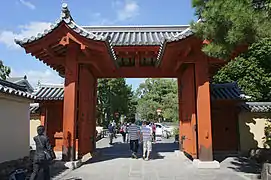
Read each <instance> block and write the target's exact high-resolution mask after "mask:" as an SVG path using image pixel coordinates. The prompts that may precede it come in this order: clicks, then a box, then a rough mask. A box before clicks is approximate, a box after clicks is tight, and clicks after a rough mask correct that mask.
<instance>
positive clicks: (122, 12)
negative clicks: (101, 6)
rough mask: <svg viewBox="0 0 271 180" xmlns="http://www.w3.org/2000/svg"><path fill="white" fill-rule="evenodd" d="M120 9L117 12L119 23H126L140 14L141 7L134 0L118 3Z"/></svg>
mask: <svg viewBox="0 0 271 180" xmlns="http://www.w3.org/2000/svg"><path fill="white" fill-rule="evenodd" d="M117 4H119V6H120V7H121V8H120V9H118V10H117V18H118V21H125V20H128V19H132V18H134V17H136V16H137V15H138V14H139V5H138V4H137V2H136V1H134V0H125V1H124V2H122V3H121V2H118V3H117Z"/></svg>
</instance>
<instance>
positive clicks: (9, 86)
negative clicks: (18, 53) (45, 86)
mask: <svg viewBox="0 0 271 180" xmlns="http://www.w3.org/2000/svg"><path fill="white" fill-rule="evenodd" d="M0 92H1V93H5V94H9V95H14V96H19V97H23V98H27V99H35V96H34V95H32V94H31V93H29V92H27V89H26V87H25V86H21V85H18V84H15V83H12V82H9V81H5V80H1V79H0Z"/></svg>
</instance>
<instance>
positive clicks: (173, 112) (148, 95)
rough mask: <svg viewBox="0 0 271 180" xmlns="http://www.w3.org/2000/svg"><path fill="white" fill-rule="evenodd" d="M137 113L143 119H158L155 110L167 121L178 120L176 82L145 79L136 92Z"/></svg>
mask: <svg viewBox="0 0 271 180" xmlns="http://www.w3.org/2000/svg"><path fill="white" fill-rule="evenodd" d="M136 95H137V96H138V105H137V112H138V113H139V114H140V116H141V118H143V119H149V120H153V119H158V117H157V112H156V111H157V109H158V108H161V109H162V116H163V117H164V119H166V120H167V121H177V120H178V98H177V96H178V95H177V82H176V80H173V79H153V78H149V79H146V80H145V82H144V83H142V84H140V85H139V88H138V89H137V91H136Z"/></svg>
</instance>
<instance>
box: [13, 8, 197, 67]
mask: <svg viewBox="0 0 271 180" xmlns="http://www.w3.org/2000/svg"><path fill="white" fill-rule="evenodd" d="M61 23H65V24H66V25H67V26H68V27H69V28H70V29H71V30H72V31H74V32H75V33H77V34H78V35H80V36H82V37H84V38H87V39H90V40H94V41H103V42H105V43H106V45H107V48H108V51H109V55H110V56H111V58H112V59H113V61H114V62H115V63H116V62H117V56H116V53H115V51H114V49H113V47H115V46H158V47H160V48H159V50H158V53H157V57H156V62H155V64H156V66H158V65H159V63H160V62H161V59H162V57H163V53H164V50H165V46H166V44H167V43H168V42H173V41H179V40H182V39H185V38H187V37H189V36H191V35H193V32H192V30H191V29H190V28H189V26H188V25H167V26H79V25H77V24H76V23H75V21H74V20H73V18H72V16H71V14H70V11H69V9H68V6H67V4H66V3H63V5H62V12H61V16H60V18H59V19H58V20H57V21H56V22H55V23H54V24H52V25H51V27H50V28H49V29H46V30H44V32H41V33H38V34H37V35H36V36H31V37H26V38H24V39H22V40H18V39H15V42H16V43H17V44H19V45H20V46H22V47H23V46H25V45H27V44H29V43H32V42H35V41H38V40H40V39H42V38H43V37H45V36H47V35H49V34H50V33H51V32H53V31H54V30H55V29H57V28H58V27H59V26H60V25H61ZM116 64H117V63H116Z"/></svg>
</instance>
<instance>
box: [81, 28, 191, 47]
mask: <svg viewBox="0 0 271 180" xmlns="http://www.w3.org/2000/svg"><path fill="white" fill-rule="evenodd" d="M188 27H189V26H187V25H185V26H184V25H180V26H172V25H171V26H83V28H84V29H85V30H87V31H88V32H91V33H93V34H95V35H101V36H104V37H109V38H110V39H111V43H112V45H113V46H131V45H134V46H135V45H139V46H141V45H147V46H148V45H152V46H153V45H155V46H160V45H161V43H162V42H163V41H164V39H170V38H172V37H175V36H176V37H178V36H179V35H180V34H181V33H182V32H183V31H184V30H185V29H187V28H188Z"/></svg>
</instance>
